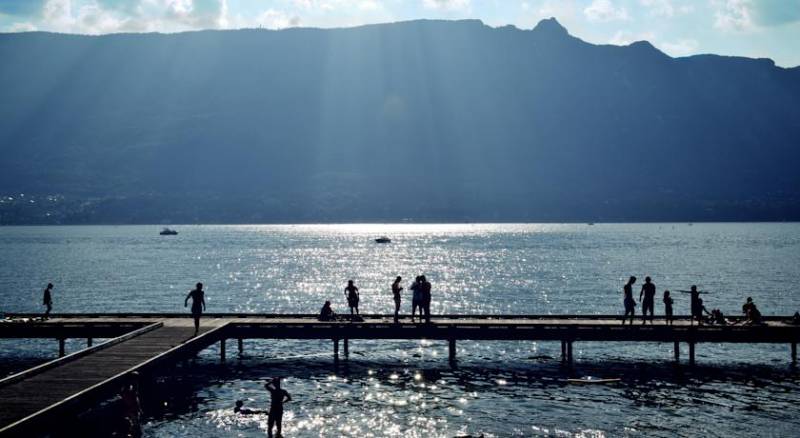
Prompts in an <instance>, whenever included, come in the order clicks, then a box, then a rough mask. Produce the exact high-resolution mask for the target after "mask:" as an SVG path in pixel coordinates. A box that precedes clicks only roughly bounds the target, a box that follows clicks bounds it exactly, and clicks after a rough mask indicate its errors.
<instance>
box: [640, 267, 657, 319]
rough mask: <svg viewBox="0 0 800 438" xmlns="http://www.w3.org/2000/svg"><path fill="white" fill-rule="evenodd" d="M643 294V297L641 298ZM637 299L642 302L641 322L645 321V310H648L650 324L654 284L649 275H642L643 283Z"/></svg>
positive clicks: (654, 298)
mask: <svg viewBox="0 0 800 438" xmlns="http://www.w3.org/2000/svg"><path fill="white" fill-rule="evenodd" d="M642 296H644V299H642ZM639 301H641V302H642V324H644V323H646V322H647V312H648V311H649V312H650V324H652V323H653V308H654V307H655V303H656V285H655V284H653V283H652V282H651V280H650V277H644V284H643V285H642V290H641V292H639Z"/></svg>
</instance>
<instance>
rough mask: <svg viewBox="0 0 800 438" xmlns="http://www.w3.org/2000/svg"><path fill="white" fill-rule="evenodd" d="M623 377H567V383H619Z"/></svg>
mask: <svg viewBox="0 0 800 438" xmlns="http://www.w3.org/2000/svg"><path fill="white" fill-rule="evenodd" d="M621 380H622V379H615V378H612V379H602V378H600V377H592V376H585V377H581V378H578V379H567V380H566V382H567V383H582V384H584V383H596V384H603V383H617V382H619V381H621Z"/></svg>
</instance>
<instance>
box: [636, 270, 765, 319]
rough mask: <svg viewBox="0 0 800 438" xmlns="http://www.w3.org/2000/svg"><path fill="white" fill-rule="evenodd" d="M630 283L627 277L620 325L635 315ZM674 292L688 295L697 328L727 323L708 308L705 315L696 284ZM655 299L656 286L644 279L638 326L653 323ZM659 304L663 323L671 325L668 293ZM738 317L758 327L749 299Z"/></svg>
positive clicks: (758, 315)
mask: <svg viewBox="0 0 800 438" xmlns="http://www.w3.org/2000/svg"><path fill="white" fill-rule="evenodd" d="M634 283H636V277H634V276H631V277H630V278H629V279H628V282H627V283H625V285H624V286H623V287H622V295H623V300H622V303H623V305H624V306H625V314H624V315H623V316H622V325H625V320H626V319H628V318H629V321H630V324H631V325H633V319H634V317H635V316H636V300H634V298H633V285H634ZM678 292H682V293H688V294H689V297H690V310H691V321H697V323H698V324H701V325H702V324H704V323H710V324H719V325H725V324H728V320H727V319H725V315H724V314H723V313H722V311H721V310H719V309H712V310H711V311H710V312H709V311H708V309H706V306H705V305H704V304H703V299H702V298H700V294H706V293H707V292H704V291H700V290H697V286H696V285H692V287H690V288H689V290H680V291H678ZM655 297H656V285H655V284H654V283H653V280H652V279H651V278H650V277H645V279H644V284H642V289H641V291H640V292H639V301H640V302H641V303H642V324H646V323H647V321H648V320H650V323H651V324H652V323H653V319H654V317H653V313H654V308H655ZM663 301H664V316H665V320H666V323H667V324H668V325H671V324H672V322H673V320H674V317H673V309H672V306H673V304H674V303H675V301H674V300H673V299H672V296H671V295H670V292H669V291H668V290H665V291H664V295H663ZM742 314H743V315H744V321H743V322H744V324H748V325H753V324H761V312H760V311H759V310H758V307H756V304H755V303H754V302H753V298H752V297H747V301H746V302H745V304H744V305H743V306H742ZM739 322H740V321H736V322H733V323H732V324H737V323H739Z"/></svg>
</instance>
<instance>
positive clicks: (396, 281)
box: [392, 275, 403, 323]
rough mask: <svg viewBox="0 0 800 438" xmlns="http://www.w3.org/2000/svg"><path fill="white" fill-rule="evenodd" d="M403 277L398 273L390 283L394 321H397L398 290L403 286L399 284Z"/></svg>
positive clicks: (398, 308)
mask: <svg viewBox="0 0 800 438" xmlns="http://www.w3.org/2000/svg"><path fill="white" fill-rule="evenodd" d="M402 280H403V278H402V277H400V276H399V275H398V276H397V278H395V279H394V283H392V295H394V322H395V323H397V322H399V318H398V314H399V313H400V299H401V297H400V292H401V291H402V290H403V286H400V281H402Z"/></svg>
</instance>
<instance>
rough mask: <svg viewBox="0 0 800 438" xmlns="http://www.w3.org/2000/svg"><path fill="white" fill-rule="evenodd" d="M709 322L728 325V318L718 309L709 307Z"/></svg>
mask: <svg viewBox="0 0 800 438" xmlns="http://www.w3.org/2000/svg"><path fill="white" fill-rule="evenodd" d="M710 322H711V323H712V324H716V325H728V320H727V319H725V315H724V314H723V313H722V310H719V309H711V319H710Z"/></svg>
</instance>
